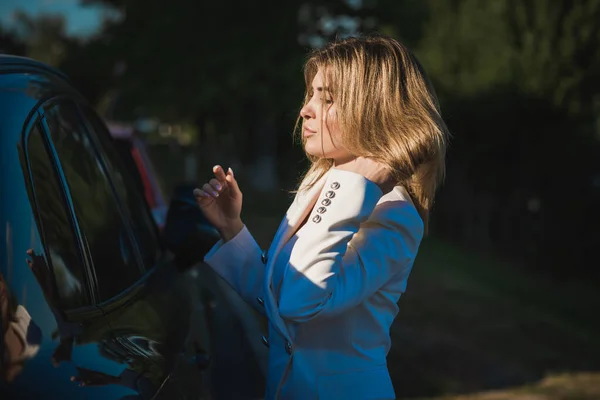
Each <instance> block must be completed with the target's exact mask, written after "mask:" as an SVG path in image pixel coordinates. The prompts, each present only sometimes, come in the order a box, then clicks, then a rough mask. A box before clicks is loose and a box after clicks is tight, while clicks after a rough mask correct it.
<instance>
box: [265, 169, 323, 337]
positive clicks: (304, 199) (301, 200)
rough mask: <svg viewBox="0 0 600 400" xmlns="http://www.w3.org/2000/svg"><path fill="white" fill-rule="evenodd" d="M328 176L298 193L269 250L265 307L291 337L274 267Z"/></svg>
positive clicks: (278, 326) (286, 334)
mask: <svg viewBox="0 0 600 400" xmlns="http://www.w3.org/2000/svg"><path fill="white" fill-rule="evenodd" d="M326 178H327V173H325V174H324V175H323V177H321V178H320V179H319V180H318V181H317V182H316V183H315V184H314V185H313V187H312V188H310V189H309V190H307V191H301V192H299V193H298V194H297V195H296V198H295V199H294V202H293V203H292V204H291V205H290V208H288V210H287V212H286V215H285V217H284V218H283V221H282V222H281V224H280V225H279V228H278V229H277V233H275V237H274V238H273V241H272V242H271V246H270V247H269V251H268V253H269V254H268V259H267V265H266V266H265V268H266V271H265V281H264V286H265V297H266V298H265V307H266V311H267V313H269V315H270V316H271V322H273V323H274V325H275V326H276V327H277V328H278V330H279V331H280V332H281V334H283V335H284V336H285V337H287V338H288V340H289V339H290V336H289V333H288V331H287V327H286V325H285V323H284V321H283V320H282V319H281V316H280V315H279V309H278V306H277V300H276V298H275V295H274V293H273V290H272V285H271V283H272V278H273V269H274V267H275V264H276V260H277V256H278V255H279V253H280V252H281V248H282V247H283V245H284V244H285V243H287V241H288V240H289V238H290V237H291V236H292V234H293V233H294V232H295V231H296V228H297V226H298V224H299V223H301V222H302V221H303V220H304V218H305V217H306V214H307V213H310V211H311V209H312V208H311V207H310V205H311V204H312V200H314V198H315V197H316V196H317V195H318V194H319V193H320V191H321V189H322V188H323V185H324V183H325V179H326Z"/></svg>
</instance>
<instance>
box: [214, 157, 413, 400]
mask: <svg viewBox="0 0 600 400" xmlns="http://www.w3.org/2000/svg"><path fill="white" fill-rule="evenodd" d="M313 204H314V206H312V205H313ZM311 206H312V207H311ZM307 215H308V220H307V222H306V223H305V224H304V225H303V226H302V227H301V228H300V229H299V230H298V229H297V227H298V226H299V225H300V223H301V222H302V221H304V220H305V218H306V217H307ZM422 237H423V222H422V220H421V218H420V216H419V214H418V212H417V210H416V208H415V207H414V205H413V203H412V201H411V199H410V196H409V195H408V193H407V191H406V190H405V189H404V188H403V187H402V186H396V187H395V188H394V189H393V190H392V191H391V192H389V193H386V194H385V195H383V194H382V191H381V189H380V188H379V187H378V186H377V185H376V184H374V183H373V182H371V181H369V180H367V179H366V178H364V177H363V176H361V175H359V174H355V173H352V172H348V171H342V170H338V169H335V168H332V169H330V170H329V171H328V172H327V173H326V174H325V175H324V176H323V177H322V178H321V179H319V181H318V182H317V183H316V184H315V185H314V186H313V187H312V188H310V189H309V190H306V191H303V190H301V191H299V192H298V194H297V195H296V198H295V199H294V201H293V203H292V205H291V206H290V208H289V209H288V211H287V213H286V215H285V218H284V219H283V221H282V222H281V225H280V226H279V229H278V231H277V233H276V234H275V237H274V240H273V242H272V244H271V246H270V248H269V250H268V251H267V252H265V253H263V252H262V250H261V249H260V247H259V246H258V244H257V243H256V241H255V240H254V238H253V237H252V235H251V234H250V233H249V232H248V230H247V229H246V228H245V227H244V229H243V230H242V231H241V232H240V233H239V234H238V235H237V236H236V237H234V238H233V239H232V240H230V241H228V242H226V243H223V242H222V241H219V242H218V243H217V244H215V246H214V247H213V248H212V249H211V250H210V252H209V253H208V254H207V255H206V257H205V262H206V263H208V264H209V265H210V266H211V267H212V268H213V269H214V270H215V271H216V272H217V273H218V274H219V275H220V276H221V277H222V278H224V280H225V281H227V282H228V283H229V284H230V285H231V286H232V287H233V289H234V290H235V291H236V292H237V293H239V294H240V296H241V297H242V298H243V299H244V300H245V301H246V302H248V303H249V304H251V305H253V306H254V307H255V308H256V309H258V310H259V311H260V312H262V313H264V314H265V315H266V316H267V318H268V320H269V334H268V338H263V340H264V342H265V345H268V347H269V358H268V373H267V393H266V399H298V400H310V399H327V400H335V399H340V400H363V399H365V400H366V399H394V398H395V393H394V388H393V386H392V382H391V379H390V375H389V372H388V368H387V364H386V357H387V354H388V351H389V349H390V344H391V341H390V335H389V331H390V326H391V324H392V322H393V321H394V318H395V317H396V314H397V313H398V306H397V302H398V300H399V299H400V296H401V294H402V293H404V291H405V290H406V285H407V280H408V277H409V274H410V271H411V269H412V266H413V262H414V260H415V257H416V255H417V250H418V248H419V244H420V242H421V239H422ZM257 340H260V339H258V338H257Z"/></svg>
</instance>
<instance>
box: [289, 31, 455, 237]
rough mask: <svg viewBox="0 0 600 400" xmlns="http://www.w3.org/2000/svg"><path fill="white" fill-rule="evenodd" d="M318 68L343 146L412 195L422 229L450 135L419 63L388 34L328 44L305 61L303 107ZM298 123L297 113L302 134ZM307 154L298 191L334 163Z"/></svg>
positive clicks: (297, 125)
mask: <svg viewBox="0 0 600 400" xmlns="http://www.w3.org/2000/svg"><path fill="white" fill-rule="evenodd" d="M319 69H321V70H322V71H323V72H324V75H325V78H324V79H325V84H324V86H327V87H329V90H330V91H331V94H332V96H333V98H334V101H335V103H336V106H337V118H338V124H339V127H340V130H341V132H342V142H343V145H344V148H345V149H346V150H348V151H349V152H350V153H351V154H353V155H354V156H363V157H370V158H373V159H375V160H377V161H379V162H381V163H383V164H385V165H387V166H388V167H389V168H390V170H391V171H392V174H393V179H394V180H395V182H397V183H398V184H400V185H402V186H404V187H405V188H406V189H407V191H408V192H409V194H410V196H411V198H412V200H413V203H414V204H415V207H416V208H417V211H418V212H419V215H420V216H421V218H422V220H423V223H424V226H425V230H426V231H427V225H428V222H429V212H430V209H431V207H432V205H433V200H434V196H435V192H436V189H437V187H438V185H439V184H440V183H441V182H442V180H443V178H444V174H445V156H446V146H447V141H448V137H449V132H448V128H447V127H446V124H445V123H444V121H443V119H442V116H441V111H440V107H439V103H438V99H437V96H436V94H435V91H434V89H433V86H432V85H431V83H430V82H429V79H428V78H427V76H426V74H425V71H424V70H423V68H422V66H421V64H420V63H419V61H418V60H417V58H416V57H415V56H414V55H413V54H412V53H411V52H410V51H409V50H408V49H407V48H406V47H405V46H404V45H402V44H401V43H399V42H398V41H397V40H395V39H392V38H389V37H385V36H379V35H377V36H368V37H362V38H355V37H352V38H348V39H344V40H340V41H333V42H331V43H329V44H328V45H327V46H325V47H324V48H321V49H316V50H314V51H313V52H312V53H311V54H310V55H309V57H308V60H307V61H306V63H305V66H304V79H305V84H306V92H305V96H304V104H306V103H307V102H308V101H309V100H310V92H311V89H310V88H311V85H312V80H313V78H314V77H315V75H316V74H317V72H318V70H319ZM301 125H302V117H301V116H300V117H299V118H298V121H297V122H296V129H295V133H296V135H299V136H300V137H302V135H301V129H299V128H300V127H301ZM302 141H304V139H302ZM307 157H308V159H309V160H310V161H311V167H310V168H309V169H308V171H307V172H306V173H305V174H304V175H303V177H302V181H303V183H302V184H301V187H302V188H303V189H308V188H310V187H311V186H313V185H314V184H315V183H316V182H317V181H318V180H319V179H320V178H321V177H322V176H323V175H324V174H325V173H326V172H327V170H329V169H330V168H331V167H332V165H333V160H331V159H325V158H319V157H314V156H311V155H310V154H307Z"/></svg>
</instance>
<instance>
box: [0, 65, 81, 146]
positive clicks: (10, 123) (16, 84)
mask: <svg viewBox="0 0 600 400" xmlns="http://www.w3.org/2000/svg"><path fill="white" fill-rule="evenodd" d="M57 95H69V96H73V97H76V98H79V99H82V100H83V98H82V96H81V95H80V94H79V92H78V91H77V90H75V89H74V88H73V86H72V85H71V83H70V82H69V80H68V78H67V76H66V75H65V74H64V73H62V72H60V71H59V70H58V69H56V68H53V67H51V66H49V65H46V64H44V63H42V62H39V61H36V60H32V59H30V58H26V57H18V56H12V55H0V110H1V113H2V118H1V119H0V136H1V138H0V152H1V151H2V148H3V147H5V145H6V144H7V143H8V145H10V146H12V145H13V144H14V143H15V142H18V141H19V140H20V137H21V133H22V128H23V124H24V123H25V121H27V119H28V118H29V117H30V114H31V112H32V111H33V110H34V109H36V108H37V107H39V106H40V105H41V104H42V103H44V102H45V101H46V100H48V99H50V98H52V97H55V96H57Z"/></svg>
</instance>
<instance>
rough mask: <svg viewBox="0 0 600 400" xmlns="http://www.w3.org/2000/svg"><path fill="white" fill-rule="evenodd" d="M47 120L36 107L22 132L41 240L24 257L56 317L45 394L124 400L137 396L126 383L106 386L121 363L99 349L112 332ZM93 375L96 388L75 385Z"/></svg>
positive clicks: (118, 378) (119, 370)
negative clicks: (50, 368) (53, 343)
mask: <svg viewBox="0 0 600 400" xmlns="http://www.w3.org/2000/svg"><path fill="white" fill-rule="evenodd" d="M46 122H47V121H46V119H45V118H44V113H43V111H42V110H41V111H40V112H35V111H34V113H33V119H32V122H31V123H30V124H27V126H26V128H25V134H24V136H23V148H24V152H23V154H24V162H23V165H24V172H25V176H26V177H27V179H26V180H27V182H28V185H27V191H28V195H29V199H30V203H31V205H32V209H33V211H34V214H35V219H36V224H37V225H38V231H39V232H40V234H41V238H40V239H41V240H40V242H41V243H42V246H41V247H35V248H34V249H33V250H34V251H35V253H31V254H30V258H29V259H28V262H30V267H31V270H32V272H33V273H34V275H35V278H36V280H37V283H38V284H39V286H40V288H41V289H42V292H43V294H44V297H45V299H46V301H47V303H48V306H49V307H50V309H51V312H52V315H53V317H54V319H55V322H56V325H55V326H56V329H55V330H54V331H53V332H52V335H51V337H50V338H48V339H49V340H52V341H53V342H56V347H55V348H54V350H53V352H52V354H48V357H50V359H51V361H52V363H53V364H54V367H55V368H54V370H51V371H49V372H47V374H48V375H49V376H46V377H45V380H48V381H52V382H53V383H52V384H51V386H50V387H51V388H52V391H51V392H47V393H44V396H46V397H48V398H81V397H86V398H102V399H112V398H115V399H122V398H125V397H126V396H131V395H136V393H137V392H136V391H135V390H133V389H131V388H129V387H126V386H124V385H120V384H118V385H117V384H113V385H110V384H111V383H118V382H119V381H121V378H122V373H123V370H124V368H123V363H122V362H120V361H119V360H116V359H114V358H111V357H108V356H107V353H106V352H105V351H104V350H103V348H104V343H105V342H106V341H107V340H109V338H110V337H111V335H110V324H109V323H108V319H107V318H106V317H105V316H104V314H103V312H102V310H101V308H100V307H98V305H97V293H96V290H95V288H94V285H93V272H92V270H91V269H90V264H89V262H88V257H87V255H86V251H85V247H86V245H85V243H84V242H83V241H82V237H81V235H80V234H79V229H80V226H79V223H78V220H77V218H76V215H75V214H74V213H73V207H72V199H71V198H70V195H69V191H68V186H67V185H66V182H65V174H64V170H63V169H62V165H61V163H60V162H59V159H58V156H57V153H56V151H55V149H54V147H53V145H52V142H51V140H50V137H49V135H48V133H49V132H48V126H47V123H46ZM68 168H69V167H68ZM33 242H36V241H33ZM46 324H48V322H46ZM48 339H46V340H48ZM82 371H83V374H85V372H84V371H90V373H88V377H87V378H92V379H87V380H86V381H82V380H81V378H82V376H81V372H82ZM71 377H73V379H74V380H75V381H74V382H71ZM84 378H85V376H84ZM92 380H93V381H94V383H95V384H94V385H93V386H95V387H94V389H87V390H88V391H87V393H83V392H82V390H86V389H83V388H80V387H78V384H81V383H85V384H91V383H92ZM44 388H45V389H46V390H48V387H47V386H42V387H41V388H40V390H44Z"/></svg>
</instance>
